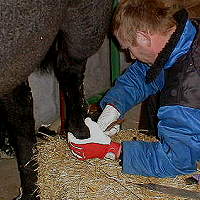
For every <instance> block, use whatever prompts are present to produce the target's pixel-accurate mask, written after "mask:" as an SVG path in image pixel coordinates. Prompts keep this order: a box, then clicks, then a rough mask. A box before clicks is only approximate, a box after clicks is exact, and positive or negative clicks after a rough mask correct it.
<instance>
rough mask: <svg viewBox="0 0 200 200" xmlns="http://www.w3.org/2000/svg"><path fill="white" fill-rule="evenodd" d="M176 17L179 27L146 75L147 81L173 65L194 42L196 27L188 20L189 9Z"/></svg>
mask: <svg viewBox="0 0 200 200" xmlns="http://www.w3.org/2000/svg"><path fill="white" fill-rule="evenodd" d="M174 18H175V19H176V21H177V28H176V30H175V32H174V33H173V34H172V36H171V37H170V39H169V41H168V42H167V44H166V45H165V47H164V48H163V50H162V51H161V52H160V53H159V54H158V57H157V58H156V60H155V62H154V64H153V65H152V66H151V67H150V69H149V71H148V73H147V76H146V82H147V83H150V82H152V81H153V80H155V78H156V77H157V76H158V75H159V74H160V72H161V70H162V69H163V68H164V69H167V68H169V67H171V66H172V65H173V63H174V62H175V61H176V60H177V59H178V58H179V57H180V56H181V55H183V54H185V53H187V51H188V50H189V49H190V46H191V44H192V42H193V39H194V37H195V34H196V29H195V27H194V26H193V24H192V22H191V21H190V20H188V13H187V11H186V10H185V9H183V10H180V11H178V12H177V13H176V14H175V15H174Z"/></svg>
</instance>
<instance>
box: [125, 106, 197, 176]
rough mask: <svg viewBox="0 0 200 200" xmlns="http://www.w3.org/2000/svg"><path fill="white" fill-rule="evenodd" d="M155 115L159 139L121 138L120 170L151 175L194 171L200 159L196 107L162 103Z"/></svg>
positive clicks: (174, 174)
mask: <svg viewBox="0 0 200 200" xmlns="http://www.w3.org/2000/svg"><path fill="white" fill-rule="evenodd" d="M158 117H159V118H160V122H159V124H158V134H159V138H160V141H159V142H144V141H125V142H123V172H124V173H128V174H137V175H143V176H154V177H174V176H176V175H182V174H189V173H192V172H195V171H196V170H197V166H196V164H197V162H199V161H200V120H199V119H200V110H198V109H194V108H189V107H183V106H165V107H161V108H160V109H159V112H158Z"/></svg>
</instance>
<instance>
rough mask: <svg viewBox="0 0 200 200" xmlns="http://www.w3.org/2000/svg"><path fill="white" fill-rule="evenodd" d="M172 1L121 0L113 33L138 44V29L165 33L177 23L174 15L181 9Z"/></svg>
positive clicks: (114, 19)
mask: <svg viewBox="0 0 200 200" xmlns="http://www.w3.org/2000/svg"><path fill="white" fill-rule="evenodd" d="M171 2H173V0H121V1H120V3H119V6H118V7H117V9H116V11H115V13H114V17H113V25H112V29H113V30H112V31H113V33H114V34H115V35H117V36H119V37H120V38H121V39H122V40H127V41H129V42H131V43H132V44H134V43H135V44H136V32H137V31H144V32H150V33H160V34H165V33H166V32H167V31H168V30H170V28H172V27H174V26H175V25H176V21H175V19H174V17H173V15H174V14H175V12H177V10H178V9H180V8H179V6H176V5H175V4H172V3H171Z"/></svg>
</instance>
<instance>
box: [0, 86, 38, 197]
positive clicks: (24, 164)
mask: <svg viewBox="0 0 200 200" xmlns="http://www.w3.org/2000/svg"><path fill="white" fill-rule="evenodd" d="M1 104H2V105H1V107H3V110H4V111H5V113H6V118H7V124H8V132H9V137H10V141H11V145H12V146H13V147H14V149H15V153H16V159H17V164H18V169H19V172H20V179H21V187H22V190H23V194H22V197H21V198H20V199H23V200H32V199H37V198H36V195H37V192H35V191H36V189H37V187H36V182H37V172H36V171H34V169H36V168H37V162H36V161H35V160H32V159H33V155H34V148H35V145H36V137H35V135H34V134H35V122H34V118H33V99H32V94H31V91H30V87H29V86H28V83H27V82H26V83H23V84H22V85H20V86H18V87H16V88H15V89H14V90H13V92H12V93H11V94H8V95H5V96H4V97H2V98H1ZM35 150H36V149H35Z"/></svg>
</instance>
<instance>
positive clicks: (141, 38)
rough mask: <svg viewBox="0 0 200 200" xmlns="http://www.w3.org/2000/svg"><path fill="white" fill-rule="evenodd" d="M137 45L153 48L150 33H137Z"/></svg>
mask: <svg viewBox="0 0 200 200" xmlns="http://www.w3.org/2000/svg"><path fill="white" fill-rule="evenodd" d="M136 37H137V38H136V39H137V43H138V44H140V45H142V46H143V45H144V46H148V47H150V46H151V37H150V34H149V33H145V32H143V31H137V33H136Z"/></svg>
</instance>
